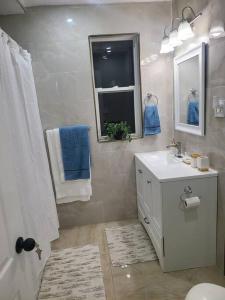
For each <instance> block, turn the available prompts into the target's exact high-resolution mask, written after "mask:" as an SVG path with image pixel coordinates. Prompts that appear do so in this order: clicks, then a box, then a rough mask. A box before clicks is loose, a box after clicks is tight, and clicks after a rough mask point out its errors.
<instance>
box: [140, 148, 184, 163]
mask: <svg viewBox="0 0 225 300" xmlns="http://www.w3.org/2000/svg"><path fill="white" fill-rule="evenodd" d="M142 154H143V159H145V160H146V162H149V163H151V164H157V165H163V166H166V165H170V164H177V163H182V159H181V158H178V157H176V156H175V155H171V154H170V153H169V151H157V152H150V153H142Z"/></svg>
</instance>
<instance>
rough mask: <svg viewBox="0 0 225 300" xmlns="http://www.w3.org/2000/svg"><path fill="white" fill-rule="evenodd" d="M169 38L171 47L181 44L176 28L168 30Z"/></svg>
mask: <svg viewBox="0 0 225 300" xmlns="http://www.w3.org/2000/svg"><path fill="white" fill-rule="evenodd" d="M169 39H170V41H169V42H170V45H171V47H177V46H181V45H182V44H183V43H182V41H181V40H180V39H179V37H178V31H177V30H173V31H171V32H170V35H169Z"/></svg>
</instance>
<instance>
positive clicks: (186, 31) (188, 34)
mask: <svg viewBox="0 0 225 300" xmlns="http://www.w3.org/2000/svg"><path fill="white" fill-rule="evenodd" d="M187 9H189V10H190V11H191V13H192V14H193V16H194V19H192V20H191V21H189V20H188V19H187V18H185V17H184V12H185V10H187ZM201 15H202V12H200V13H199V14H197V15H196V14H195V12H194V10H193V8H192V7H191V6H185V7H184V8H183V10H182V20H181V22H180V25H179V28H178V37H179V39H180V40H181V41H186V40H188V39H190V38H192V37H193V36H194V32H193V30H192V27H191V25H192V23H194V22H195V21H196V20H197V19H198V18H199V17H200V16H201Z"/></svg>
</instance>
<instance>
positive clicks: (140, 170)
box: [136, 160, 144, 201]
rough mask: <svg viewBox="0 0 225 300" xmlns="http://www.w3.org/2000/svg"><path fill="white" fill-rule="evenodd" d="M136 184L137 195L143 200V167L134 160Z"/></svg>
mask: <svg viewBox="0 0 225 300" xmlns="http://www.w3.org/2000/svg"><path fill="white" fill-rule="evenodd" d="M136 185H137V197H138V199H140V200H142V201H143V198H144V168H143V165H142V164H141V163H140V162H139V161H138V160H136Z"/></svg>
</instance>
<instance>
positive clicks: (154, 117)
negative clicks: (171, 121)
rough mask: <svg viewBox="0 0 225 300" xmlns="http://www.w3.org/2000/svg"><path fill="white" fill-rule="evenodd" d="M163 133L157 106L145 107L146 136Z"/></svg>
mask: <svg viewBox="0 0 225 300" xmlns="http://www.w3.org/2000/svg"><path fill="white" fill-rule="evenodd" d="M160 132H161V127H160V120H159V113H158V107H157V105H155V104H154V105H153V104H152V105H147V106H145V112H144V135H154V134H158V133H160Z"/></svg>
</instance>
